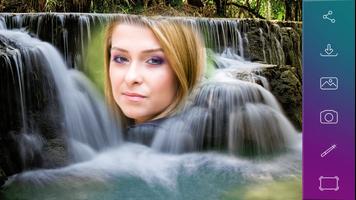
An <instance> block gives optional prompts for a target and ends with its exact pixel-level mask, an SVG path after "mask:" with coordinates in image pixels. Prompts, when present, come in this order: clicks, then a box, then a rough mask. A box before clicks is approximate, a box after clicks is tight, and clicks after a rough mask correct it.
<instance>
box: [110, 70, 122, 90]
mask: <svg viewBox="0 0 356 200" xmlns="http://www.w3.org/2000/svg"><path fill="white" fill-rule="evenodd" d="M109 77H110V83H111V88H112V90H113V91H112V92H113V94H114V96H116V93H117V92H118V88H119V87H120V85H121V83H122V81H123V78H124V77H123V73H122V72H120V70H119V69H117V68H115V67H110V68H109Z"/></svg>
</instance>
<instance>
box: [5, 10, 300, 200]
mask: <svg viewBox="0 0 356 200" xmlns="http://www.w3.org/2000/svg"><path fill="white" fill-rule="evenodd" d="M118 16H119V17H130V16H128V15H117V14H109V15H102V14H64V13H52V14H9V13H1V14H0V63H1V64H2V65H1V68H0V69H1V73H0V83H1V84H0V87H1V88H0V102H1V104H0V121H1V123H0V129H1V130H2V131H3V133H0V142H2V141H7V142H2V143H1V146H0V156H2V154H1V153H2V150H3V149H5V150H8V149H10V150H14V149H16V151H15V152H13V153H12V154H11V156H12V157H11V161H12V163H10V164H8V163H6V164H8V166H10V167H9V168H11V170H13V171H10V172H9V171H6V177H8V176H9V175H12V174H15V175H13V176H11V177H8V179H9V180H8V181H7V182H6V184H5V186H4V190H0V198H1V199H3V198H4V199H14V198H18V199H53V198H55V199H56V198H57V199H92V200H97V199H118V198H119V199H130V198H131V199H142V197H144V198H146V199H162V200H163V199H177V200H178V199H182V200H183V199H199V198H201V197H202V196H205V197H206V198H207V199H208V200H210V199H211V200H213V199H221V198H222V196H223V195H224V194H225V193H226V192H228V191H229V190H231V188H234V187H235V186H238V187H237V189H241V185H245V184H246V185H253V184H256V183H257V182H261V183H263V181H266V180H267V181H272V182H274V181H279V180H280V179H283V178H290V177H295V176H297V177H300V176H301V157H302V156H301V137H300V134H297V131H296V130H295V128H294V127H293V126H292V125H291V123H290V121H289V120H288V119H287V118H286V116H285V115H284V113H283V109H282V107H281V106H280V105H279V103H278V101H277V99H276V97H275V96H273V94H272V93H271V91H270V90H269V87H270V86H269V82H268V81H267V79H266V78H265V77H264V76H263V70H266V69H272V70H275V69H278V67H276V65H283V64H285V63H284V62H285V59H284V56H285V55H284V54H282V52H283V45H284V44H285V43H283V41H282V37H281V34H279V33H276V31H277V32H278V31H280V30H279V27H278V26H273V25H271V22H266V21H258V20H256V21H251V20H226V19H204V18H202V19H194V18H179V17H178V18H172V19H171V20H183V21H184V22H185V23H186V24H187V25H189V26H191V27H192V28H193V29H194V30H200V31H201V32H202V34H203V36H204V39H205V42H206V44H207V48H209V49H211V50H212V52H214V53H212V55H213V56H212V58H211V59H212V60H213V64H214V66H216V68H217V69H215V71H214V74H213V75H212V76H211V77H209V79H208V78H206V79H204V80H203V81H202V82H201V83H200V85H199V86H198V87H197V88H196V89H195V91H194V92H193V93H192V94H191V96H189V99H188V100H187V102H186V105H185V107H184V108H183V109H182V111H181V112H180V113H178V114H177V115H175V116H172V117H171V118H169V119H167V120H166V121H164V122H163V124H162V125H161V126H160V127H159V128H158V129H157V131H156V133H155V135H154V138H153V140H152V143H151V144H150V145H149V146H144V145H141V144H133V143H129V142H123V141H122V135H121V127H120V124H119V123H118V122H116V121H113V118H112V116H111V114H110V113H109V112H108V110H107V109H108V108H107V107H106V105H105V104H104V101H103V99H102V97H101V95H100V94H99V93H98V92H97V90H96V89H95V87H94V86H93V85H92V83H91V81H90V80H88V78H87V77H86V76H85V75H84V74H83V73H82V72H81V71H80V70H85V69H86V66H83V58H84V55H83V54H85V49H86V48H87V46H86V43H87V42H89V41H90V40H93V39H94V35H93V33H94V31H95V29H96V27H104V26H105V25H106V24H107V23H108V22H109V21H110V20H112V19H113V18H115V17H118ZM15 29H21V31H20V30H15ZM49 29H50V30H49ZM25 32H28V34H27V33H25ZM43 41H46V42H43ZM47 42H50V43H51V44H52V45H53V46H52V45H50V44H48V43H47ZM256 47H257V48H256ZM55 48H57V49H58V50H56V49H55ZM261 49H262V51H261ZM273 72H274V71H273ZM58 149H60V150H59V151H58ZM63 149H64V150H63ZM67 149H68V151H69V152H70V156H71V158H72V160H71V161H73V162H72V163H65V164H63V163H62V164H55V162H61V161H57V160H56V159H57V158H58V159H63V160H66V158H65V156H63V155H62V154H65V152H62V151H65V150H67ZM62 157H64V158H62ZM51 158H52V159H51ZM1 159H2V157H0V164H2V160H1ZM17 160H20V162H17ZM48 163H49V164H48ZM50 163H52V165H51V164H50ZM53 163H54V164H53ZM68 164H69V165H68ZM18 165H21V166H20V167H18ZM65 165H68V166H65ZM8 166H5V167H8ZM59 166H60V167H61V168H58V167H59ZM63 166H64V167H63ZM12 168H14V169H12ZM33 168H56V169H38V170H30V169H33ZM2 169H5V168H4V167H3V165H1V166H0V172H2ZM26 170H28V171H26ZM24 171H25V172H24ZM19 172H22V173H19ZM1 178H2V177H1V174H0V179H1ZM0 182H1V180H0ZM293 189H294V188H293ZM242 190H244V189H242ZM68 191H77V192H75V193H73V192H68ZM243 192H244V191H243ZM243 192H242V193H243Z"/></svg>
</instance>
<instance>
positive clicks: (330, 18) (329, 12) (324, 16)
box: [323, 10, 336, 23]
mask: <svg viewBox="0 0 356 200" xmlns="http://www.w3.org/2000/svg"><path fill="white" fill-rule="evenodd" d="M332 14H333V11H331V10H329V11H328V13H326V14H325V15H323V19H325V20H329V21H330V22H331V23H335V22H336V20H335V19H334V18H333V17H332V16H331V15H332Z"/></svg>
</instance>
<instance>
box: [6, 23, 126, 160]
mask: <svg viewBox="0 0 356 200" xmlns="http://www.w3.org/2000/svg"><path fill="white" fill-rule="evenodd" d="M0 36H1V37H5V38H7V39H8V40H9V43H14V44H16V46H17V47H18V50H17V49H15V50H14V51H13V52H9V51H7V54H9V55H10V56H9V57H8V59H7V60H9V61H10V62H11V61H12V62H14V63H15V64H14V65H13V66H11V65H9V67H14V68H15V69H16V70H14V73H17V75H16V77H17V78H18V81H16V82H18V87H17V88H18V90H19V93H20V95H19V98H20V108H21V113H22V115H21V118H22V121H23V122H22V127H23V128H22V129H23V131H24V132H25V133H27V132H30V131H31V128H30V127H29V128H28V125H27V124H28V117H27V115H28V113H27V110H26V109H27V108H26V106H25V105H27V104H28V102H26V98H25V93H26V92H36V91H33V90H32V91H26V90H25V89H26V88H25V87H27V86H28V85H27V84H28V83H29V82H26V80H25V79H24V76H26V75H27V74H26V75H24V74H25V73H32V74H33V75H34V77H30V75H31V74H30V75H27V78H28V79H31V78H32V79H36V78H37V79H40V78H41V77H36V74H37V73H39V72H38V71H42V72H43V71H44V72H43V73H48V74H46V77H49V80H47V81H53V82H54V83H53V84H51V86H50V87H49V89H50V90H52V91H46V94H45V95H49V99H55V98H56V99H57V101H58V104H59V105H58V106H59V107H60V109H59V112H61V113H62V114H61V117H60V119H59V120H61V121H58V122H57V123H58V124H62V123H63V126H64V131H65V132H66V133H67V134H68V136H69V141H70V143H73V145H71V148H72V152H73V156H74V159H75V160H77V161H80V160H83V159H86V158H87V156H86V157H83V156H82V155H83V148H81V149H80V148H79V147H80V145H78V143H82V144H84V145H88V146H89V148H91V149H93V150H94V151H98V150H103V149H105V148H109V147H112V146H117V145H118V144H119V143H120V142H121V132H120V129H119V125H117V123H114V121H113V120H112V119H111V117H110V116H109V114H108V112H107V109H106V107H105V105H104V104H103V101H102V100H101V99H100V96H99V94H98V93H96V91H95V90H94V89H93V86H92V85H91V83H90V81H89V80H87V79H86V77H85V76H84V75H83V74H81V73H80V72H79V71H76V70H71V69H68V68H67V67H66V65H65V63H64V62H63V60H62V58H61V57H60V54H59V53H58V52H57V51H56V50H55V49H54V48H53V47H52V46H51V45H49V44H48V43H44V42H41V41H39V40H37V39H35V38H31V37H30V36H29V35H27V34H25V33H23V32H20V31H9V30H2V31H1V32H0ZM5 56H6V55H5ZM33 65H37V66H36V67H37V69H36V68H35V67H34V66H33ZM40 67H42V68H45V69H41V68H40ZM3 70H10V71H13V69H3ZM41 84H43V85H46V84H49V83H48V82H42V83H41ZM34 89H35V88H34ZM51 95H52V96H51ZM53 95H57V96H55V97H54V96H53ZM15 98H16V97H15ZM32 103H36V102H32ZM50 103H51V102H50ZM48 112H51V110H49V111H48Z"/></svg>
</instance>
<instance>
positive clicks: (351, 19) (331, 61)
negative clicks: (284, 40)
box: [303, 0, 355, 200]
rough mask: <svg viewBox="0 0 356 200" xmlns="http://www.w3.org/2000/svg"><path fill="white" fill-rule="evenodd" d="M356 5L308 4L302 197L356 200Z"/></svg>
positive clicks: (331, 2) (304, 50)
mask: <svg viewBox="0 0 356 200" xmlns="http://www.w3.org/2000/svg"><path fill="white" fill-rule="evenodd" d="M354 55H355V2H354V1H347V0H344V1H307V0H304V2H303V199H333V200H336V199H340V200H354V199H355V56H354Z"/></svg>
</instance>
